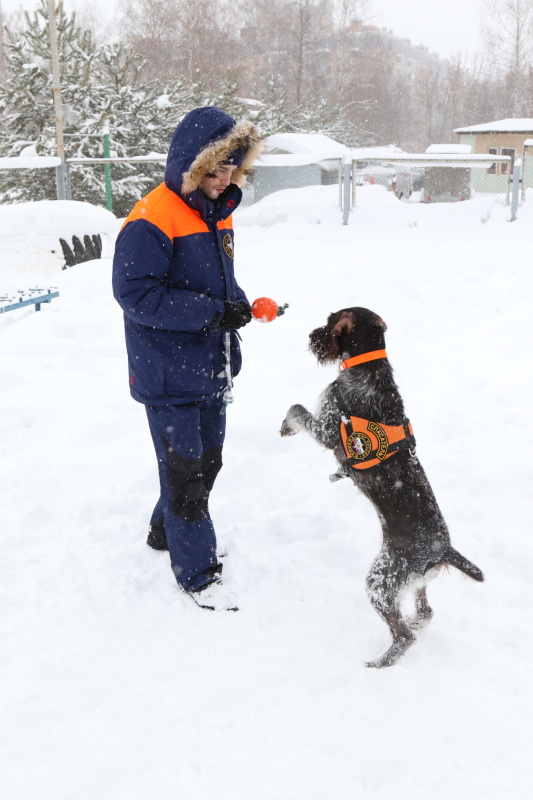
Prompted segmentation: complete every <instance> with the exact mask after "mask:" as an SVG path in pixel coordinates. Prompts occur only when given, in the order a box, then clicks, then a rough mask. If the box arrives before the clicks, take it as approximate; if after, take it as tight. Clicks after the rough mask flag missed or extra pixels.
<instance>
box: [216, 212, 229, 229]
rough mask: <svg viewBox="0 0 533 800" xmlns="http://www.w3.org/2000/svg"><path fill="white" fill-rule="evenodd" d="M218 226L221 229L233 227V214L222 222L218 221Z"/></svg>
mask: <svg viewBox="0 0 533 800" xmlns="http://www.w3.org/2000/svg"><path fill="white" fill-rule="evenodd" d="M217 228H218V229H219V231H223V230H226V228H231V229H233V215H232V214H230V215H229V217H228V218H227V219H223V220H221V221H220V222H217Z"/></svg>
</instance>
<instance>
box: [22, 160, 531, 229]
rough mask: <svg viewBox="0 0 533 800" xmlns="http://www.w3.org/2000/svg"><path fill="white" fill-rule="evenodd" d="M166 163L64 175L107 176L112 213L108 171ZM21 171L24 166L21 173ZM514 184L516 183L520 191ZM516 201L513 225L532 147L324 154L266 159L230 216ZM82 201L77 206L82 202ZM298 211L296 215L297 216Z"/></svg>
mask: <svg viewBox="0 0 533 800" xmlns="http://www.w3.org/2000/svg"><path fill="white" fill-rule="evenodd" d="M165 159H166V155H163V154H161V155H160V154H152V155H151V156H146V157H145V156H141V157H132V158H96V159H67V168H69V169H70V168H71V167H73V168H75V167H77V166H83V167H94V168H95V169H102V167H103V166H104V167H105V168H106V196H105V197H102V205H103V204H104V202H106V205H107V207H108V208H110V209H111V208H112V183H111V174H110V172H109V171H108V169H107V168H108V167H109V166H110V165H111V164H116V165H118V164H123V165H125V164H128V165H129V166H130V167H132V168H134V167H135V162H137V163H139V162H153V163H158V164H160V165H161V179H163V169H164V162H165ZM24 166H26V165H24ZM518 181H520V183H518ZM513 183H514V185H515V189H516V190H517V191H516V192H515V193H514V211H513V213H512V215H511V219H514V218H516V209H517V207H518V204H519V202H520V201H524V200H525V198H526V193H527V190H528V189H530V192H531V193H532V194H533V145H531V146H530V147H526V148H525V152H524V158H523V159H517V160H516V161H514V162H513V161H512V160H511V158H510V157H509V156H498V155H494V156H493V155H490V156H489V155H486V156H483V155H479V154H475V155H469V156H466V155H465V156H449V157H448V156H446V157H444V156H436V155H424V154H412V155H398V156H390V157H389V156H387V157H386V158H383V157H377V156H369V157H363V158H362V157H361V155H360V154H358V155H357V158H351V154H348V155H345V156H344V158H340V157H339V156H332V155H331V154H328V153H323V154H314V155H281V154H280V155H269V156H266V157H263V158H262V159H261V161H260V162H259V163H258V165H257V166H256V168H255V172H254V174H253V176H251V179H250V180H249V183H248V185H247V186H246V187H245V190H244V196H243V202H242V203H241V206H240V207H239V208H238V209H237V211H236V212H235V219H236V222H237V223H238V224H240V225H254V224H258V225H260V226H263V227H269V226H270V225H273V224H276V223H277V222H282V221H284V220H285V219H287V218H288V216H289V210H290V214H291V217H292V216H294V214H295V213H300V214H301V215H304V216H307V217H309V215H310V214H311V215H313V214H315V216H316V215H317V212H319V213H320V215H321V218H324V217H328V216H329V218H330V219H337V220H339V221H342V222H343V224H345V225H347V224H349V221H350V213H351V211H352V210H353V209H354V208H357V207H358V206H363V205H377V206H390V205H392V204H395V203H398V202H401V203H410V204H414V203H427V204H429V203H441V202H454V201H462V200H470V199H472V198H475V197H479V196H485V197H499V198H500V199H501V202H503V203H505V204H509V203H510V202H511V198H512V196H513V191H512V186H513ZM80 199H82V198H80ZM297 209H298V211H297Z"/></svg>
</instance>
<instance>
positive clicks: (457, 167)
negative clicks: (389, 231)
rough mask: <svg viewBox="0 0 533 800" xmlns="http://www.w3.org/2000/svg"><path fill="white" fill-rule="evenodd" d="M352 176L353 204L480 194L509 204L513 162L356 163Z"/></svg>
mask: <svg viewBox="0 0 533 800" xmlns="http://www.w3.org/2000/svg"><path fill="white" fill-rule="evenodd" d="M493 158H494V159H496V161H493V160H492V159H493ZM532 166H533V165H532ZM351 173H352V174H351V178H352V206H357V205H368V204H376V205H390V204H393V203H395V202H397V201H398V200H400V201H402V202H408V203H446V202H460V201H464V200H471V199H472V198H474V197H476V196H478V195H500V196H501V197H502V199H503V201H504V202H505V203H508V202H509V197H510V189H511V181H512V177H513V162H512V160H511V158H510V157H509V156H490V158H489V157H488V156H486V157H484V156H478V155H474V156H463V157H459V156H448V157H443V156H440V157H438V156H434V155H432V156H425V155H418V154H416V155H412V156H407V157H403V156H398V157H396V158H390V159H389V158H387V159H384V158H377V157H373V158H368V159H365V160H357V161H352V164H351Z"/></svg>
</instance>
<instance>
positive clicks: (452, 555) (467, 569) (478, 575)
mask: <svg viewBox="0 0 533 800" xmlns="http://www.w3.org/2000/svg"><path fill="white" fill-rule="evenodd" d="M442 560H443V562H444V563H445V564H450V565H451V566H452V567H455V568H456V569H459V570H461V572H464V574H465V575H468V577H469V578H473V579H474V580H475V581H484V580H485V576H484V575H483V573H482V572H481V570H480V569H479V567H476V565H475V564H472V562H471V561H469V560H468V559H467V558H465V557H464V556H462V555H461V553H458V552H457V550H454V549H453V547H450V548H449V549H448V550H447V551H446V555H445V557H444V558H443V559H442Z"/></svg>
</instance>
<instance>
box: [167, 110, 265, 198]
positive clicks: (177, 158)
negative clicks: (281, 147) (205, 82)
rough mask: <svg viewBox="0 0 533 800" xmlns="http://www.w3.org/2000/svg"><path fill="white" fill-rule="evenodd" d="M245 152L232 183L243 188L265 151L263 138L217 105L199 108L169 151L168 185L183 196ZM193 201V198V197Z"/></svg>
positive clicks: (183, 123)
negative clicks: (262, 151)
mask: <svg viewBox="0 0 533 800" xmlns="http://www.w3.org/2000/svg"><path fill="white" fill-rule="evenodd" d="M236 151H237V152H238V151H240V154H241V155H242V153H244V158H243V159H242V163H241V164H240V166H239V167H238V169H236V170H235V172H234V173H233V175H232V179H231V182H232V184H236V185H237V186H239V187H242V186H244V184H245V183H246V175H247V173H248V171H249V169H250V167H251V166H252V164H253V162H254V161H255V159H256V158H257V157H258V155H259V153H260V152H261V138H260V136H259V133H258V131H257V129H256V128H255V127H254V125H253V124H252V123H251V122H247V121H245V122H235V120H234V119H233V117H230V115H229V114H227V113H226V112H225V111H223V110H222V109H221V108H217V107H216V106H206V107H204V108H195V109H194V110H193V111H190V112H189V113H188V114H187V115H186V116H185V117H184V118H183V119H182V121H181V122H180V124H179V125H178V127H177V128H176V130H175V131H174V136H173V137H172V143H171V145H170V149H169V151H168V157H167V166H166V170H165V183H166V185H167V186H168V188H169V189H171V190H172V191H173V192H175V193H176V194H179V195H180V196H182V197H185V195H190V194H191V193H193V192H195V190H196V189H198V186H199V184H200V181H201V179H202V177H203V176H204V175H205V173H206V172H212V171H213V170H214V169H215V168H216V166H217V165H218V164H221V163H223V162H224V161H227V160H228V159H229V158H230V157H231V156H232V154H235V153H236ZM239 161H240V159H239ZM191 199H192V198H191Z"/></svg>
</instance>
